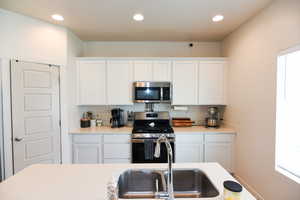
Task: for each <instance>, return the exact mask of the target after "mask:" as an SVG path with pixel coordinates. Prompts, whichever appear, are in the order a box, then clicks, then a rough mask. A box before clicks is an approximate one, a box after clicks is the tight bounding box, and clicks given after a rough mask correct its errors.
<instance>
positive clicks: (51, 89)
mask: <svg viewBox="0 0 300 200" xmlns="http://www.w3.org/2000/svg"><path fill="white" fill-rule="evenodd" d="M11 87H12V94H11V95H12V126H13V152H14V155H13V156H14V172H15V173H16V172H18V171H20V170H22V169H23V168H25V167H27V166H29V165H31V164H36V163H60V162H61V156H60V149H61V144H60V126H59V120H60V116H59V68H58V67H54V66H51V67H50V66H49V65H43V64H35V63H27V62H16V61H12V62H11Z"/></svg>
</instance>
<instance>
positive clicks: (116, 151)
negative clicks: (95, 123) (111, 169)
mask: <svg viewBox="0 0 300 200" xmlns="http://www.w3.org/2000/svg"><path fill="white" fill-rule="evenodd" d="M130 149H131V145H130V144H104V146H103V151H104V152H103V156H104V158H105V159H119V158H121V159H130V157H131V151H130Z"/></svg>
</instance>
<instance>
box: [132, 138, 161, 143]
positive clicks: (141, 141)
mask: <svg viewBox="0 0 300 200" xmlns="http://www.w3.org/2000/svg"><path fill="white" fill-rule="evenodd" d="M147 140H149V139H147ZM153 142H156V140H155V139H153ZM131 143H145V139H131Z"/></svg>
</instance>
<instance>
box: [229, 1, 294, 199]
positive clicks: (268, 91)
mask: <svg viewBox="0 0 300 200" xmlns="http://www.w3.org/2000/svg"><path fill="white" fill-rule="evenodd" d="M299 43H300V1H299V0H279V1H274V2H273V3H272V4H271V5H270V6H269V7H267V8H266V9H264V10H263V11H262V12H261V13H260V14H259V15H258V16H256V17H254V18H253V19H251V20H250V21H248V22H247V23H246V24H244V25H242V26H241V27H240V28H239V29H238V30H236V31H234V32H233V33H232V34H231V35H229V36H228V37H227V38H226V39H225V40H224V41H223V54H224V56H228V57H229V59H230V66H229V95H228V96H229V106H228V107H227V116H226V117H225V118H227V120H228V122H229V123H231V124H233V125H234V126H235V127H236V128H237V131H238V135H237V149H236V152H237V156H236V171H237V175H238V176H239V177H240V178H242V179H243V180H244V181H245V182H246V183H248V184H249V185H250V186H251V187H252V188H254V189H255V190H256V191H257V192H258V193H260V194H261V195H262V197H263V198H264V199H265V200H283V199H284V200H299V199H300V184H298V183H295V182H293V181H291V180H290V179H288V178H286V177H285V176H283V175H281V174H279V173H278V172H276V171H275V170H274V163H275V112H276V111H275V106H276V99H275V98H276V97H275V95H276V57H277V54H278V53H279V52H280V51H282V50H284V49H286V48H289V47H292V46H294V45H297V44H299ZM295 159H299V158H295Z"/></svg>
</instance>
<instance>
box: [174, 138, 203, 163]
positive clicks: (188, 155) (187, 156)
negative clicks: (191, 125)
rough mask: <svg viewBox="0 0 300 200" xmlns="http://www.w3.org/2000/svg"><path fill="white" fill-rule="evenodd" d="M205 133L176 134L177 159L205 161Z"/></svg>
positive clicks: (181, 160)
mask: <svg viewBox="0 0 300 200" xmlns="http://www.w3.org/2000/svg"><path fill="white" fill-rule="evenodd" d="M203 137H204V136H203V134H188V133H184V134H178V135H176V145H175V159H176V160H175V161H176V162H178V163H180V162H203V152H204V151H203V150H204V146H203V139H204V138H203Z"/></svg>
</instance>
